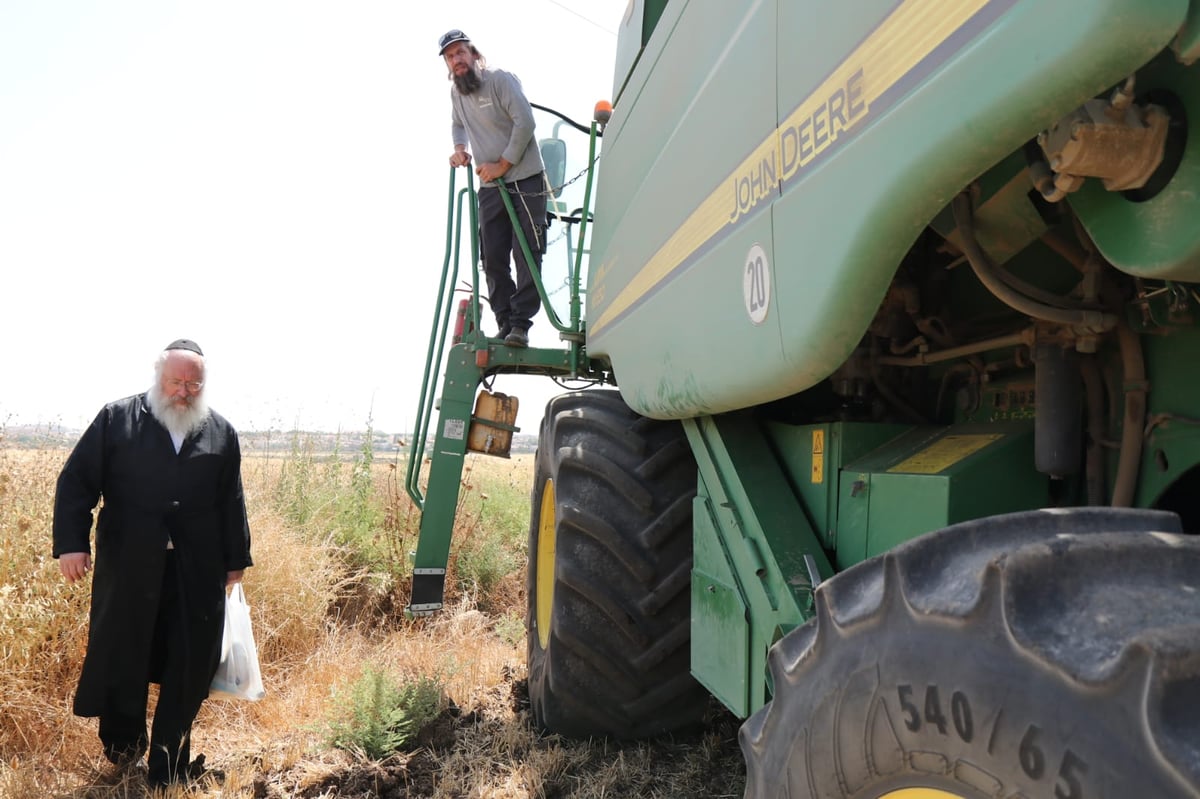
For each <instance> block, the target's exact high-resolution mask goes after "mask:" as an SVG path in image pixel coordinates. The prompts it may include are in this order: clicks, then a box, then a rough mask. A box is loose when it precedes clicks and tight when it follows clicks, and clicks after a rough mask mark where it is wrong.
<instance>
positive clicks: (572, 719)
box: [527, 391, 706, 738]
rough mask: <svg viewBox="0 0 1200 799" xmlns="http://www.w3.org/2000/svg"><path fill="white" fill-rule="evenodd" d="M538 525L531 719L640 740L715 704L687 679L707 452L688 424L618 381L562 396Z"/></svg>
mask: <svg viewBox="0 0 1200 799" xmlns="http://www.w3.org/2000/svg"><path fill="white" fill-rule="evenodd" d="M534 481H535V482H534V489H533V493H532V514H531V517H532V518H531V521H530V525H529V572H528V616H527V623H528V627H527V629H528V665H529V699H530V707H531V709H532V712H533V720H534V723H535V724H536V725H537V726H539V727H540V728H542V729H544V730H548V731H551V732H557V733H562V734H564V735H568V736H571V737H589V736H604V737H612V738H643V737H650V736H654V735H658V734H661V733H665V732H669V731H671V730H677V729H681V728H684V727H687V726H689V725H691V724H693V723H695V722H697V721H698V720H699V719H700V717H701V715H702V712H703V710H704V708H705V707H706V702H705V696H706V695H705V693H704V692H703V690H702V689H701V688H700V686H699V684H698V683H696V681H695V680H694V679H693V678H692V677H691V676H690V673H689V663H690V642H691V630H690V621H689V606H690V588H689V586H690V579H691V568H692V498H693V497H694V496H695V494H696V463H695V460H694V459H693V458H692V454H691V450H690V449H689V447H688V444H687V440H686V438H685V437H684V435H683V431H682V428H681V427H680V425H679V424H678V423H668V422H659V421H654V420H652V419H646V418H644V417H641V416H638V415H637V414H636V413H634V412H633V411H632V410H630V409H629V407H628V406H627V405H625V403H624V401H623V400H622V399H621V396H620V394H618V393H617V392H615V391H585V392H575V393H571V394H563V395H561V396H558V397H555V398H554V399H552V400H551V401H550V403H549V404H548V405H547V408H546V415H545V417H544V419H543V421H542V429H541V435H540V438H539V440H538V452H537V462H536V467H535V472H534Z"/></svg>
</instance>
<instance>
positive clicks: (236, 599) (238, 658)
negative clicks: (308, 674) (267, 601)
mask: <svg viewBox="0 0 1200 799" xmlns="http://www.w3.org/2000/svg"><path fill="white" fill-rule="evenodd" d="M265 693H266V691H265V690H263V682H262V672H261V671H260V670H259V668H258V649H257V647H255V646H254V631H253V630H251V629H250V606H249V605H247V604H246V593H245V592H244V591H243V590H242V584H241V583H240V582H238V583H234V585H233V590H232V591H231V592H230V593H229V596H228V597H226V599H225V633H224V636H223V637H222V639H221V662H220V664H219V665H218V666H217V673H216V674H214V675H213V681H212V686H211V687H210V689H209V695H210V696H213V697H217V698H223V699H248V700H250V701H251V702H253V701H256V700H258V699H262V698H263V695H264V694H265Z"/></svg>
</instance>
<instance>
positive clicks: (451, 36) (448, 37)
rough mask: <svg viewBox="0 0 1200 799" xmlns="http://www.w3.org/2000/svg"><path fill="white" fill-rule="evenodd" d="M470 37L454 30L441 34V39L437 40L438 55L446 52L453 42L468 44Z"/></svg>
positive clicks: (456, 29)
mask: <svg viewBox="0 0 1200 799" xmlns="http://www.w3.org/2000/svg"><path fill="white" fill-rule="evenodd" d="M469 41H471V37H470V36H468V35H467V34H465V33H463V32H462V31H460V30H459V29H458V28H455V29H454V30H452V31H446V32H445V33H443V34H442V38H440V39H438V55H441V54H442V53H444V52H446V48H447V47H449V46H450V45H452V44H454V43H455V42H469Z"/></svg>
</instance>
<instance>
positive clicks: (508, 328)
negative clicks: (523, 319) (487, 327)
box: [496, 325, 512, 338]
mask: <svg viewBox="0 0 1200 799" xmlns="http://www.w3.org/2000/svg"><path fill="white" fill-rule="evenodd" d="M511 332H512V325H501V326H500V332H499V333H497V334H496V338H508V334H509V333H511Z"/></svg>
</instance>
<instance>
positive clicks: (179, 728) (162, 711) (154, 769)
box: [100, 551, 203, 782]
mask: <svg viewBox="0 0 1200 799" xmlns="http://www.w3.org/2000/svg"><path fill="white" fill-rule="evenodd" d="M179 585H180V575H179V568H178V564H177V561H176V558H175V553H174V552H173V551H168V552H167V560H166V567H165V568H164V570H163V584H162V594H161V596H160V598H159V602H158V618H157V620H156V622H155V625H154V645H153V649H152V653H153V654H152V656H151V659H152V661H155V662H153V663H152V664H150V673H151V674H154V673H158V674H161V678H160V679H161V681H160V683H159V693H158V704H157V706H156V707H155V709H154V724H153V727H152V728H151V732H150V739H149V748H150V754H149V758H148V762H149V777H150V779H151V781H158V782H168V781H176V780H181V779H183V778H184V776H185V775H186V771H187V767H188V763H190V762H191V732H192V722H193V721H194V720H195V718H196V714H197V713H199V712H200V704H199V703H197V702H195V701H194V700H193V701H188V700H187V699H186V698H185V697H186V685H187V680H188V675H189V673H190V671H191V659H190V658H189V657H188V654H189V648H190V647H189V645H188V630H187V623H186V619H187V612H186V608H185V607H184V603H183V600H182V595H181V592H180V590H179ZM148 693H149V686H147V688H146V691H145V693H143V695H142V712H141V713H140V714H136V715H131V714H129V713H128V712H126V711H122V710H119V709H117V708H115V707H110V708H109V709H108V710H106V711H105V712H104V713H103V714H101V716H100V742H101V743H102V744H103V745H104V754H105V756H106V757H107V758H108V759H109V760H110V761H112V762H114V763H115V762H117V761H118V760H120V759H122V758H127V759H137V758H139V757H140V756H141V754H142V753H143V752H145V751H146V747H147V740H146V710H145V707H146V698H147V695H148ZM201 701H203V700H201Z"/></svg>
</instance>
